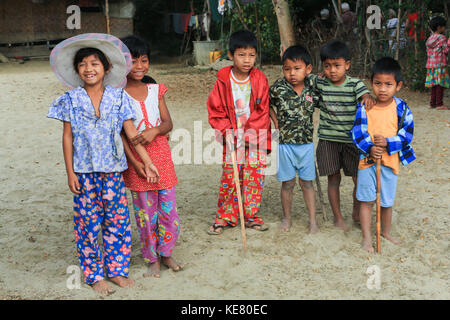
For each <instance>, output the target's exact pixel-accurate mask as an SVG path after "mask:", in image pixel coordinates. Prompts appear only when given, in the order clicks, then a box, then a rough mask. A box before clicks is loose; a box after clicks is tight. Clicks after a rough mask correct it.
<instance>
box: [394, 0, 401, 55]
mask: <svg viewBox="0 0 450 320" xmlns="http://www.w3.org/2000/svg"><path fill="white" fill-rule="evenodd" d="M401 6H402V0H398V14H397V34H396V39H397V47H396V48H395V60H398V54H399V52H400V28H401V24H402V21H401V18H402V15H401V12H402V10H401Z"/></svg>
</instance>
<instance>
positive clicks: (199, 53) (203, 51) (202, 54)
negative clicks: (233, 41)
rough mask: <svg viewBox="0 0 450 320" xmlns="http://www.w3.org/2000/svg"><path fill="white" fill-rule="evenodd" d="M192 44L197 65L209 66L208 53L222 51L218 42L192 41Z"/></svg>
mask: <svg viewBox="0 0 450 320" xmlns="http://www.w3.org/2000/svg"><path fill="white" fill-rule="evenodd" d="M193 43H194V58H195V62H196V64H197V65H210V64H211V59H210V55H209V52H210V51H220V50H223V47H222V44H221V42H220V41H217V40H215V41H213V40H211V41H193Z"/></svg>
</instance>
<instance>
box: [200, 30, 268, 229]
mask: <svg viewBox="0 0 450 320" xmlns="http://www.w3.org/2000/svg"><path fill="white" fill-rule="evenodd" d="M257 44H258V42H257V39H256V37H255V35H254V34H253V33H252V32H250V31H247V30H241V31H236V32H234V33H233V34H232V35H231V37H230V41H229V50H228V57H229V58H230V59H231V60H232V61H233V66H230V67H225V68H223V69H221V70H219V72H218V73H217V80H216V82H215V84H214V87H213V89H212V91H211V93H210V95H209V97H208V101H207V107H208V119H209V124H210V125H211V127H212V128H213V129H215V130H216V133H217V137H218V140H219V141H220V142H222V143H223V165H222V168H223V173H222V177H221V179H220V191H219V201H218V209H217V212H216V217H215V220H214V223H213V224H212V226H211V227H210V228H209V230H208V233H209V234H213V235H217V234H221V233H222V232H223V231H224V229H225V227H229V226H231V227H234V226H236V225H237V222H238V217H239V206H238V200H237V199H238V197H237V193H236V186H235V184H234V180H233V164H232V161H231V151H232V150H234V148H236V158H237V164H238V170H239V180H240V181H241V190H242V192H243V196H242V201H243V207H244V217H245V225H246V227H248V228H252V229H254V230H259V231H265V230H267V229H268V227H267V226H266V225H264V222H263V220H262V218H261V217H260V216H259V215H258V213H259V208H260V205H261V196H262V191H263V185H264V168H265V167H266V156H267V154H268V153H269V152H270V139H271V137H270V118H269V84H268V81H267V78H266V76H265V75H264V73H263V72H262V71H260V70H258V69H257V68H255V67H254V64H255V60H256V56H257V51H256V49H257ZM224 138H225V139H224Z"/></svg>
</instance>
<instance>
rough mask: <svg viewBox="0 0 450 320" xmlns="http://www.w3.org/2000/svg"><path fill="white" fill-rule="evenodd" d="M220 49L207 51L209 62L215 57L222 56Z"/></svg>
mask: <svg viewBox="0 0 450 320" xmlns="http://www.w3.org/2000/svg"><path fill="white" fill-rule="evenodd" d="M222 52H223V51H222V50H217V51H210V52H209V63H210V64H213V63H214V62H215V61H216V60H217V59H219V58H220V57H221V56H222Z"/></svg>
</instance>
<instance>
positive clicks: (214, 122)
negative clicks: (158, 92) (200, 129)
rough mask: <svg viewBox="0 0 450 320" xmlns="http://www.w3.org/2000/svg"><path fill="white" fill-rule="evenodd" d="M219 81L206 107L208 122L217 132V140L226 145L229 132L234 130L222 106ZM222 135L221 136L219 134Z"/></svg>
mask: <svg viewBox="0 0 450 320" xmlns="http://www.w3.org/2000/svg"><path fill="white" fill-rule="evenodd" d="M219 86H220V83H219V80H217V81H216V83H215V84H214V87H213V89H212V91H211V93H210V94H209V96H208V101H207V102H206V106H207V109H208V122H209V124H210V125H211V127H212V128H213V129H215V130H216V133H217V134H216V140H217V141H219V142H220V143H222V144H223V143H224V138H225V137H226V133H227V131H228V130H232V129H233V126H232V124H231V120H230V118H229V116H228V114H227V112H226V110H225V108H226V106H224V105H223V104H222V99H221V98H222V97H221V93H220V88H219ZM218 133H220V135H219V134H218Z"/></svg>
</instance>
